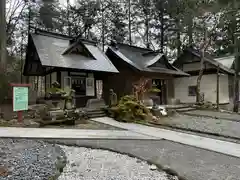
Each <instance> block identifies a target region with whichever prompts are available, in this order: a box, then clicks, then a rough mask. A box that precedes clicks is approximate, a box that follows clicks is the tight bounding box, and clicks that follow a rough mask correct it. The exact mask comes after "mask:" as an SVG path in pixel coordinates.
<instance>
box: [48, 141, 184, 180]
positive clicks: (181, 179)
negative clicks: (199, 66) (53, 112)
mask: <svg viewBox="0 0 240 180" xmlns="http://www.w3.org/2000/svg"><path fill="white" fill-rule="evenodd" d="M45 141H46V142H48V143H54V144H59V145H66V146H75V147H86V148H90V149H102V150H108V151H111V152H115V153H120V154H123V155H127V156H129V157H133V158H138V159H140V160H142V161H146V162H147V163H148V164H149V165H151V164H154V165H156V166H157V168H158V170H162V171H164V172H166V173H167V174H169V175H171V176H176V177H178V179H179V180H187V178H185V177H184V176H181V175H179V173H177V172H176V171H175V170H173V169H171V167H169V166H163V165H161V164H160V163H157V162H156V161H155V160H153V159H144V158H141V157H138V156H136V155H134V154H132V153H127V152H123V151H119V150H115V149H114V148H107V147H100V146H99V145H98V143H96V144H94V145H78V143H77V142H72V141H71V142H70V141H64V140H59V139H55V140H45ZM153 141H154V140H153ZM156 141H157V140H156Z"/></svg>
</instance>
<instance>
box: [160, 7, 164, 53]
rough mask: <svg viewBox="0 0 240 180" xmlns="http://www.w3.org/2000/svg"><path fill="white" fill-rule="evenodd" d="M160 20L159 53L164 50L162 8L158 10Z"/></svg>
mask: <svg viewBox="0 0 240 180" xmlns="http://www.w3.org/2000/svg"><path fill="white" fill-rule="evenodd" d="M160 22H161V38H160V41H161V44H160V48H161V53H163V51H164V17H163V10H161V12H160Z"/></svg>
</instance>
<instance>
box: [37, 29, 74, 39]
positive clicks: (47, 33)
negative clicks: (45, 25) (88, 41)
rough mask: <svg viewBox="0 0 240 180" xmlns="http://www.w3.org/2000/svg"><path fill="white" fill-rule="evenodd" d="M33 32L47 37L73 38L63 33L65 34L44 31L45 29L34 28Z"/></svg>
mask: <svg viewBox="0 0 240 180" xmlns="http://www.w3.org/2000/svg"><path fill="white" fill-rule="evenodd" d="M35 34H40V35H43V36H48V37H58V38H64V39H71V38H73V37H71V36H68V35H65V34H59V33H56V32H50V31H45V30H42V29H35Z"/></svg>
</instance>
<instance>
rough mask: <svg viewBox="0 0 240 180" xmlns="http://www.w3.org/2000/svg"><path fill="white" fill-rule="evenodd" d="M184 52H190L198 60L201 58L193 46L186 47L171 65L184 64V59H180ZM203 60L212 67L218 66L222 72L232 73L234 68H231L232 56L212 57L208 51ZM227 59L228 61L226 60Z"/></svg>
mask: <svg viewBox="0 0 240 180" xmlns="http://www.w3.org/2000/svg"><path fill="white" fill-rule="evenodd" d="M184 53H191V54H193V55H194V56H196V57H198V58H199V60H200V58H201V55H200V51H199V50H197V49H195V48H186V49H185V50H184V51H183V53H182V55H181V56H180V57H178V58H177V59H176V60H175V61H174V63H173V65H179V64H184V59H183V60H182V61H181V58H182V57H183V55H184ZM204 61H205V62H208V63H209V64H211V65H213V66H214V67H218V66H219V68H220V69H221V70H223V71H224V72H227V73H230V74H234V70H233V69H232V64H233V56H229V57H228V58H224V59H222V58H213V56H212V55H210V54H209V53H205V57H204ZM226 61H228V62H226Z"/></svg>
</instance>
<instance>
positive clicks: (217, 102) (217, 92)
mask: <svg viewBox="0 0 240 180" xmlns="http://www.w3.org/2000/svg"><path fill="white" fill-rule="evenodd" d="M219 69H220V68H219V65H218V67H217V90H216V95H217V97H216V105H217V110H218V111H219Z"/></svg>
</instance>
